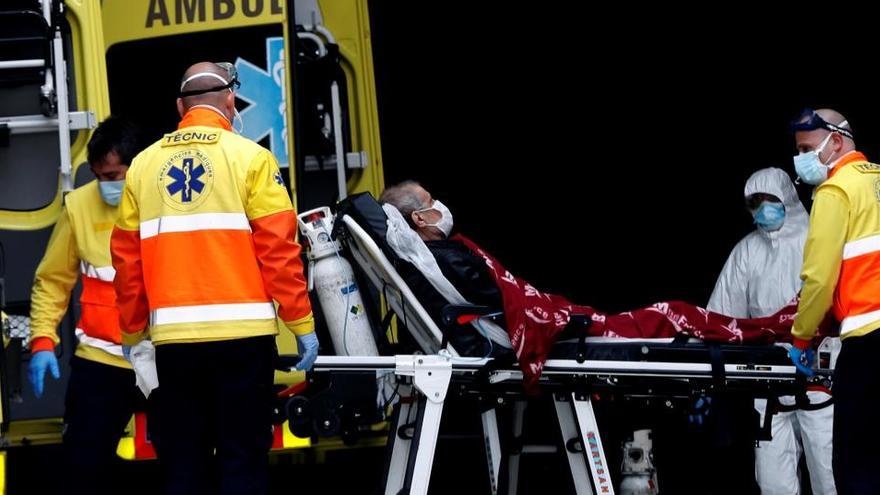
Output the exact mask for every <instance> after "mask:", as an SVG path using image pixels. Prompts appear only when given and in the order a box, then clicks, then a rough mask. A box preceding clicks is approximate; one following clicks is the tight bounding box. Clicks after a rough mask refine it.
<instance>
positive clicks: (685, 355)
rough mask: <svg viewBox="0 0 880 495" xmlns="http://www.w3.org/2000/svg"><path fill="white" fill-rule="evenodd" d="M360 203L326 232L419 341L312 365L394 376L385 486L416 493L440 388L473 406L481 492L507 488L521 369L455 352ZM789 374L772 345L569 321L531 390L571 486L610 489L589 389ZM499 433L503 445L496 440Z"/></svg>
mask: <svg viewBox="0 0 880 495" xmlns="http://www.w3.org/2000/svg"><path fill="white" fill-rule="evenodd" d="M369 200H370V201H373V200H372V198H369ZM373 203H375V201H373ZM367 209H368V210H370V211H369V212H366V213H365V212H364V211H358V210H357V208H355V209H350V208H349V209H348V210H347V211H345V210H344V211H341V212H340V213H339V214H338V216H337V222H336V226H335V227H334V235H335V236H337V237H339V238H340V239H342V240H343V243H344V244H345V246H346V248H347V253H346V254H347V255H349V257H350V259H351V260H352V261H353V262H354V263H355V264H356V265H357V266H358V267H359V268H360V269H361V270H362V271H363V273H364V274H365V275H366V279H368V280H369V281H370V283H371V284H372V285H373V287H375V289H376V291H378V292H379V293H381V294H382V295H383V297H384V299H385V301H386V304H387V305H388V306H389V307H390V309H391V311H393V312H394V313H395V314H396V315H397V318H398V322H399V323H401V324H402V325H403V326H404V327H405V329H406V331H407V332H409V334H410V335H411V336H412V338H413V340H414V341H415V342H416V343H417V345H418V347H419V348H418V349H415V350H414V351H413V353H411V354H401V355H394V356H373V357H359V356H319V357H318V360H317V362H316V363H315V366H314V368H313V374H314V375H321V374H325V373H329V374H338V373H371V374H372V373H378V374H383V373H385V374H392V373H393V374H394V375H395V377H396V378H397V388H396V395H397V396H399V397H400V400H399V401H398V403H397V405H396V407H395V411H394V414H393V418H392V428H391V432H390V435H389V443H388V449H389V455H388V459H387V472H386V474H385V478H384V493H385V494H387V495H391V494H399V493H409V494H425V493H427V491H428V486H429V482H430V478H431V470H432V465H433V460H434V451H435V447H436V444H437V438H438V434H439V432H440V423H441V415H442V413H443V409H444V405H445V404H446V403H447V402H448V399H449V398H450V397H454V398H455V399H471V400H474V401H477V402H479V403H481V404H482V406H481V408H480V409H481V411H482V412H481V422H482V435H483V440H484V442H483V443H484V447H485V454H486V460H487V467H488V476H489V482H490V487H491V492H492V493H493V494H494V493H508V494H515V493H516V486H517V479H518V470H519V464H520V457H521V455H522V454H525V453H529V449H528V448H527V447H526V446H523V445H520V444H518V439H519V438H521V436H522V433H523V429H524V422H523V413H524V408H525V400H524V395H523V394H524V391H523V388H522V372H521V371H520V369H519V367H518V365H517V363H516V362H514V361H513V360H512V359H511V358H510V357H509V355H510V354H508V355H507V357H505V356H502V357H472V356H462V355H460V354H459V353H458V352H457V351H456V349H455V348H454V347H453V346H452V345H451V344H450V343H449V342H448V340H447V338H446V336H445V335H446V332H444V331H442V330H441V329H440V327H439V326H438V325H437V322H435V321H433V319H432V318H431V317H430V316H429V315H428V313H427V312H426V310H425V308H424V307H422V305H421V304H420V303H419V301H418V299H417V298H416V297H415V295H414V294H413V292H412V291H411V290H410V289H409V287H407V285H406V283H405V282H404V280H403V279H402V278H401V276H400V275H399V273H398V272H397V270H396V269H395V262H394V261H393V256H394V255H393V253H391V252H389V251H388V249H387V246H380V244H379V243H377V240H378V241H379V242H381V232H382V230H381V229H382V219H381V218H379V217H378V216H377V215H376V210H375V209H372V208H367ZM378 211H381V208H380V209H379V210H378ZM340 217H341V218H340ZM485 312H486V310H485V308H478V307H467V306H450V307H447V310H445V311H444V315H443V320H444V321H443V323H444V325H454V324H455V321H456V320H457V317H458V316H461V315H462V314H470V313H474V314H485ZM487 338H489V336H488V335H487ZM498 344H499V345H503V342H498ZM508 346H509V342H508ZM292 362H293V360H289V361H288V364H289V365H290V364H292ZM798 381H799V379H798V377H797V375H796V372H795V368H794V366H792V365H791V362H790V360H789V359H788V357H787V350H786V348H785V347H783V346H781V345H770V346H746V345H714V344H707V343H704V342H702V341H698V340H694V339H690V340H681V339H615V338H603V337H587V336H585V332H577V330H575V337H574V338H572V339H567V340H562V341H560V342H558V343H557V344H556V346H555V348H554V351H553V353H552V354H551V356H550V358H549V359H548V360H547V362H546V363H545V365H544V368H543V373H542V375H541V378H540V390H541V393H542V395H544V396H547V397H550V398H552V401H553V406H554V409H555V413H556V420H557V422H558V424H559V431H560V434H561V440H562V442H561V445H562V446H563V447H562V448H563V449H564V451H565V455H566V457H567V459H568V463H569V467H570V471H571V475H572V479H573V482H574V486H575V490H576V493H577V494H578V495H583V494H591V493H602V494H604V493H614V492H615V490H614V485H613V483H612V478H611V474H610V473H611V469H610V468H609V466H608V464H607V460H606V456H605V450H604V448H603V445H602V436H601V435H600V432H599V428H598V424H597V421H596V415H595V412H594V409H593V403H592V401H593V397H594V394H596V393H599V392H601V391H607V390H611V391H614V392H615V393H619V394H624V395H636V396H656V397H679V398H682V397H683V398H687V397H696V396H699V395H700V394H705V393H710V392H717V391H719V390H731V391H734V390H736V391H744V392H747V393H749V394H751V395H754V396H756V397H778V396H781V395H789V394H792V393H793V392H794V391H795V390H797V388H798V387H800V386H802V384H799V383H798ZM507 404H513V415H512V421H511V424H510V428H509V434H504V435H502V434H501V432H500V429H499V422H498V415H497V411H496V409H497V408H498V407H500V406H501V405H507ZM503 439H506V443H508V444H509V445H503V443H504V442H503V441H502V440H503Z"/></svg>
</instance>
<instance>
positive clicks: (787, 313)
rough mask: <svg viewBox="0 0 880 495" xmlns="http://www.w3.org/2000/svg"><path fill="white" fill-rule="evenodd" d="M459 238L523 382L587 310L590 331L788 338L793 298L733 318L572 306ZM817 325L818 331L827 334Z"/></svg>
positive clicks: (763, 340)
mask: <svg viewBox="0 0 880 495" xmlns="http://www.w3.org/2000/svg"><path fill="white" fill-rule="evenodd" d="M453 239H456V240H459V241H461V242H463V243H464V244H465V245H466V246H468V248H470V249H471V251H473V252H474V253H476V254H478V255H479V256H481V257H482V258H483V259H484V260H486V265H487V266H488V267H489V273H490V274H491V275H492V276H493V277H494V279H495V282H496V283H497V284H498V288H499V290H500V291H501V296H502V299H503V301H504V315H505V318H506V322H507V331H508V333H509V334H510V341H511V343H512V344H513V349H514V350H515V351H516V356H517V358H518V360H519V363H520V367H521V368H522V370H523V374H524V379H525V382H526V386H527V387H531V386H534V385H535V384H536V383H537V380H538V378H539V377H540V375H541V370H542V368H543V366H544V362H545V361H546V360H547V355H548V354H549V352H550V349H551V348H552V347H553V344H554V343H555V342H556V338H557V337H558V336H559V333H560V332H561V331H562V330H563V329H564V328H565V326H566V325H567V324H568V322H569V319H570V317H571V315H572V314H583V315H588V316H589V317H590V319H591V320H592V322H593V323H592V325H591V326H590V329H589V331H588V334H589V335H591V336H605V337H622V338H663V337H674V336H676V335H677V334H679V333H684V334H687V335H690V336H693V337H697V338H700V339H703V340H710V341H714V342H732V343H748V344H769V343H773V342H777V341H782V342H786V341H790V340H791V325H792V321H793V320H794V316H795V314H796V313H797V302H798V300H797V298H795V299H794V300H793V301H791V302H790V303H789V304H788V305H786V306H785V307H784V308H782V309H780V310H779V311H778V312H777V313H776V314H774V315H772V316H768V317H765V318H754V319H737V318H731V317H729V316H724V315H721V314H718V313H712V312H710V311H708V310H705V309H703V308H700V307H697V306H694V305H693V304H688V303H685V302H682V301H669V302H660V303H656V304H653V305H651V306H648V307H646V308H641V309H636V310H633V311H627V312H626V313H621V314H616V315H608V314H605V313H602V312H599V311H597V310H595V309H593V308H591V307H589V306H578V305H575V304H572V303H571V302H569V301H568V300H567V299H566V298H564V297H562V296H558V295H555V294H547V293H544V292H541V291H539V290H538V289H536V288H535V287H533V286H532V285H531V284H529V283H528V282H526V281H525V280H522V279H520V278H518V277H515V276H514V275H513V274H511V273H510V272H509V271H507V270H506V269H505V268H504V267H503V266H502V265H501V263H499V262H498V260H496V259H495V258H493V257H492V256H491V255H489V254H488V253H487V252H485V251H484V250H483V249H481V248H480V247H479V246H478V245H476V244H475V243H474V242H473V241H471V240H470V239H468V238H467V237H464V236H462V235H456V236H454V237H453ZM828 327H829V325H823V329H824V330H825V331H822V330H823V329H820V335H822V334H824V335H827V334H828V332H827V329H828Z"/></svg>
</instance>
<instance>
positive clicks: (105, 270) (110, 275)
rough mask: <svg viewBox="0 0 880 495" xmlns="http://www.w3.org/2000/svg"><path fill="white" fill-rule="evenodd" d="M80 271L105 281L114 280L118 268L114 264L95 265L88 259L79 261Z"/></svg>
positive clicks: (87, 275)
mask: <svg viewBox="0 0 880 495" xmlns="http://www.w3.org/2000/svg"><path fill="white" fill-rule="evenodd" d="M79 271H80V273H82V274H83V276H86V277H89V278H96V279H98V280H101V281H104V282H112V281H113V279H114V278H115V277H116V270H115V269H114V268H113V267H112V266H95V265H93V264H91V263H89V262H88V261H82V260H81V261H80V262H79Z"/></svg>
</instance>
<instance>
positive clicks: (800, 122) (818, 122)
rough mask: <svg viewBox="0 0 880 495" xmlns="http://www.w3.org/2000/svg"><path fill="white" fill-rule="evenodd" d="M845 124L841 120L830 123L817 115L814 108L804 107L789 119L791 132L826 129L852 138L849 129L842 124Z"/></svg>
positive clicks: (845, 122)
mask: <svg viewBox="0 0 880 495" xmlns="http://www.w3.org/2000/svg"><path fill="white" fill-rule="evenodd" d="M846 124H847V121H845V120H844V121H843V122H841V123H840V124H832V123H830V122H827V121H826V120H825V119H823V118H822V117H820V116H819V114H817V113H816V111H815V110H813V109H812V108H805V109H804V111H803V112H801V114H800V115H798V118H796V119H794V120H792V121H791V132H792V133H794V132H798V131H814V130H816V129H827V130H829V131H831V132H837V133H840V134H841V135H843V136H846V137H848V138H850V139H853V133H852V131H851V130H849V129H845V128H844V127H843V126H844V125H846Z"/></svg>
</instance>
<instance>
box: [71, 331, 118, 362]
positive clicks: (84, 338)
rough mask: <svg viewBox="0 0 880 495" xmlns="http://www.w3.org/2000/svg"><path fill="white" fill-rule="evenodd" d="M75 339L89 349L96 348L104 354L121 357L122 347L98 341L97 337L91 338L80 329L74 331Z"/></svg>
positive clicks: (101, 340)
mask: <svg viewBox="0 0 880 495" xmlns="http://www.w3.org/2000/svg"><path fill="white" fill-rule="evenodd" d="M74 333H76V338H77V339H79V341H80V342H82V343H83V344H86V345H87V346H89V347H96V348H98V349H101V350H102V351H104V352H107V353H110V354H113V355H114V356H119V357H123V356H122V346H121V345H119V344H114V343H113V342H108V341H106V340H104V339H99V338H97V337H92V336H90V335H86V333H85V332H84V331H83V330H82V329H81V328H77V329H76V332H74Z"/></svg>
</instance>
